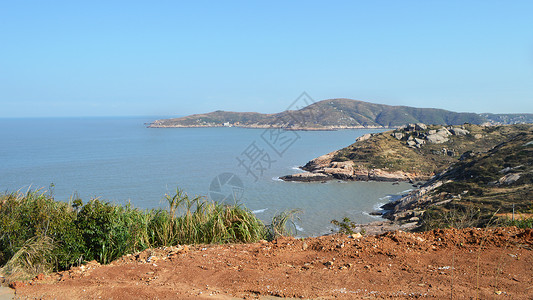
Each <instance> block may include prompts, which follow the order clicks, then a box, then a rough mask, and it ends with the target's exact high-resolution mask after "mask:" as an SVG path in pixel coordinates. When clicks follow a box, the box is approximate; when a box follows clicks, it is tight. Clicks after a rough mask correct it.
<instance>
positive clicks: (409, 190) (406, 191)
mask: <svg viewBox="0 0 533 300" xmlns="http://www.w3.org/2000/svg"><path fill="white" fill-rule="evenodd" d="M412 190H413V189H408V190H405V191H403V192H399V193H398V194H407V193H409V192H411V191H412Z"/></svg>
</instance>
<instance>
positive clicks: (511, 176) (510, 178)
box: [498, 173, 520, 185]
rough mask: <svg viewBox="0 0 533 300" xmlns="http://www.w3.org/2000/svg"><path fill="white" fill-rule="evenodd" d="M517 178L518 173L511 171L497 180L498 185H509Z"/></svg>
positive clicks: (518, 176)
mask: <svg viewBox="0 0 533 300" xmlns="http://www.w3.org/2000/svg"><path fill="white" fill-rule="evenodd" d="M518 179H520V173H511V174H507V175H505V176H503V177H502V178H500V180H498V183H499V184H500V185H502V184H505V185H509V184H513V183H514V182H515V181H517V180H518Z"/></svg>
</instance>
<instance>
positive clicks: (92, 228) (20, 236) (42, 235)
mask: <svg viewBox="0 0 533 300" xmlns="http://www.w3.org/2000/svg"><path fill="white" fill-rule="evenodd" d="M165 200H166V202H167V204H168V208H166V209H163V208H160V209H151V210H141V209H138V208H135V207H133V206H132V205H131V204H127V205H116V204H112V203H109V202H105V201H101V200H99V199H91V200H90V201H88V202H87V203H85V204H84V203H83V201H82V200H81V199H79V197H77V196H76V197H73V198H72V199H70V201H69V202H62V201H56V200H55V199H54V197H53V196H52V195H51V194H49V193H46V192H43V191H42V190H33V191H32V190H28V191H27V192H26V193H22V192H20V191H19V192H13V193H3V194H0V266H2V268H1V269H0V272H2V273H3V274H4V276H7V277H8V278H9V276H11V278H16V279H28V278H32V277H33V276H35V275H37V274H39V273H46V272H49V271H59V270H65V269H68V268H70V267H71V266H74V265H79V264H81V263H83V262H87V261H91V260H96V261H98V262H100V263H102V264H105V263H109V262H111V261H113V260H115V259H117V258H119V257H121V256H123V255H125V254H128V253H134V252H137V251H142V250H144V249H147V248H152V247H160V246H170V245H177V244H211V243H250V242H256V241H259V240H261V239H273V238H275V237H278V236H280V235H287V234H290V232H291V231H290V230H289V229H287V228H285V227H286V226H287V222H288V220H290V218H291V216H293V215H294V213H295V212H290V213H289V212H283V213H282V214H280V215H278V216H275V217H274V218H273V221H272V224H270V225H265V224H264V223H263V222H262V221H261V220H259V219H258V218H257V217H256V216H255V215H254V214H253V213H252V212H251V211H250V210H248V209H247V208H245V207H243V206H241V205H226V204H222V203H217V202H213V201H210V200H207V199H205V198H204V197H189V196H188V195H187V194H186V193H185V192H183V190H180V189H176V192H175V193H174V194H171V195H166V196H165Z"/></svg>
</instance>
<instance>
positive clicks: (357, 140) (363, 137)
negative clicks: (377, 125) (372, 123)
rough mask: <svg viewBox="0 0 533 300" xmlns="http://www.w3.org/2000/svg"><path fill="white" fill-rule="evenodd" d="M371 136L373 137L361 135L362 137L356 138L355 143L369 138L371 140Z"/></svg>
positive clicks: (368, 134) (369, 134)
mask: <svg viewBox="0 0 533 300" xmlns="http://www.w3.org/2000/svg"><path fill="white" fill-rule="evenodd" d="M372 136H373V134H372V133H367V134H363V135H362V136H360V137H358V138H356V139H355V141H356V142H361V141H366V140H368V139H369V138H371V137H372Z"/></svg>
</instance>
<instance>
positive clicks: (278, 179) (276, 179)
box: [272, 177, 283, 181]
mask: <svg viewBox="0 0 533 300" xmlns="http://www.w3.org/2000/svg"><path fill="white" fill-rule="evenodd" d="M272 180H274V181H283V180H282V179H281V178H279V177H272Z"/></svg>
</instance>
